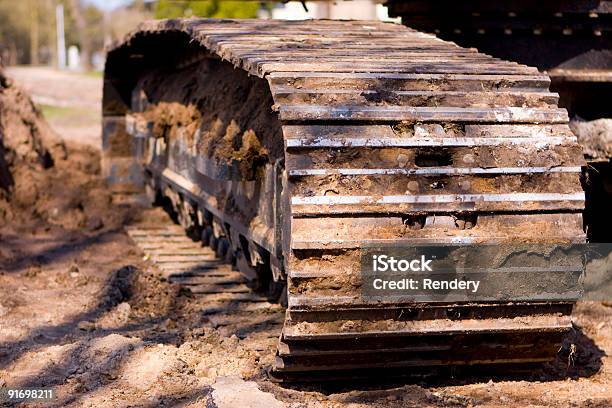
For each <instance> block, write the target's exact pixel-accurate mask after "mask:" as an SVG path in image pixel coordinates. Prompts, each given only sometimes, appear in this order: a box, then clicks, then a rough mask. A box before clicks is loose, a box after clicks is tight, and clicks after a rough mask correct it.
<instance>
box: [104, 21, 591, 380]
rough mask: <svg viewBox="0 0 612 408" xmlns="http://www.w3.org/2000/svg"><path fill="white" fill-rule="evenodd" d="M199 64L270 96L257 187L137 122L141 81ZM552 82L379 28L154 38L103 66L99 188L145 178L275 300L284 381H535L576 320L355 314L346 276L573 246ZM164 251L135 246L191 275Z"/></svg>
mask: <svg viewBox="0 0 612 408" xmlns="http://www.w3.org/2000/svg"><path fill="white" fill-rule="evenodd" d="M162 45H164V46H162ZM197 64H203V65H201V66H203V67H214V69H216V70H224V69H227V68H228V67H230V68H231V70H229V69H228V71H227V72H228V73H229V74H228V75H235V78H236V82H238V81H244V83H248V84H249V85H248V86H249V87H252V88H251V89H256V88H257V87H259V86H263V87H264V88H265V89H266V90H267V92H269V94H270V95H271V98H272V100H273V103H274V106H271V107H270V108H273V109H274V110H275V112H276V113H274V114H272V113H270V115H271V116H270V122H269V125H270V128H274V127H277V126H278V127H281V129H282V139H283V140H280V139H279V140H277V141H276V142H275V143H278V145H279V146H280V144H282V147H283V148H282V149H281V150H282V153H281V154H280V155H278V156H272V155H270V156H269V157H268V158H267V161H266V162H265V163H263V164H261V165H260V166H259V167H258V171H257V172H256V176H254V177H251V176H250V177H247V176H245V175H244V174H243V173H241V171H244V170H240V168H239V166H237V164H236V163H221V164H219V163H217V162H215V161H214V160H211V158H208V157H203V156H202V155H200V154H198V153H197V151H196V150H195V149H196V148H195V147H193V146H191V147H190V142H189V141H190V140H200V141H201V138H202V137H204V136H202V135H203V133H202V131H201V129H197V130H194V129H191V128H190V129H191V130H189V131H188V130H187V128H188V127H187V126H186V125H180V126H179V127H178V131H177V135H178V136H175V137H176V139H175V140H167V139H166V138H160V137H157V136H156V135H154V134H153V132H152V129H153V127H154V125H155V123H156V120H158V118H150V117H148V118H147V116H146V115H144V114H143V112H144V111H145V110H146V109H145V106H146V105H148V104H155V103H158V102H160V101H159V100H147V101H146V103H142V101H141V100H140V99H139V92H140V90H139V89H140V88H139V86H140V85H139V83H140V82H139V80H140V78H142V77H143V76H145V75H147V74H148V73H149V72H152V71H153V70H156V69H161V68H163V69H165V70H166V72H168V74H167V77H171V76H172V75H176V76H177V77H178V76H180V75H182V74H180V73H179V71H178V70H179V69H189V67H190V66H200V65H197ZM206 64H208V65H206ZM234 67H235V68H236V69H234ZM207 69H208V68H207ZM210 69H212V68H210ZM173 72H175V73H174V74H173ZM181 72H182V71H181ZM198 72H199V71H198ZM210 72H211V71H210V70H209V71H206V70H204V69H203V70H202V71H201V74H198V75H201V76H202V78H204V79H206V78H207V75H212V74H211V73H210ZM218 72H220V71H218ZM247 73H248V74H250V75H251V76H252V77H249V78H248V79H247V77H246V75H247ZM549 83H550V81H549V79H548V77H547V76H545V75H542V74H541V73H539V72H537V70H536V69H533V68H530V67H526V66H523V65H519V64H516V63H510V62H506V61H501V60H498V59H495V58H492V57H489V56H486V55H483V54H479V53H477V52H476V51H475V50H473V49H463V48H460V47H458V46H456V45H455V44H452V43H447V42H444V41H441V40H439V39H437V38H435V37H434V36H431V35H427V34H423V33H420V32H417V31H414V30H411V29H408V28H406V27H402V26H398V25H392V24H383V23H379V22H358V21H343V22H338V21H308V22H281V21H259V20H247V21H233V20H201V19H188V20H170V21H159V22H147V23H144V24H143V25H142V26H141V27H140V28H139V29H138V30H136V31H135V32H134V33H132V34H131V35H130V36H129V37H128V38H127V39H126V41H124V42H123V43H121V44H118V45H116V46H115V47H114V48H112V49H111V50H110V52H109V55H108V60H107V67H106V74H105V96H104V109H103V111H104V120H105V128H104V129H105V135H104V140H105V143H106V144H105V150H104V152H105V159H104V163H105V169H106V174H107V175H108V176H109V179H110V181H111V182H113V181H117V182H120V183H123V184H124V185H125V184H129V179H130V175H132V173H131V172H133V171H134V168H139V169H140V172H139V173H138V172H136V173H134V178H133V181H134V184H135V185H137V186H138V185H140V184H142V183H146V184H147V186H148V188H149V189H150V191H154V192H156V195H157V196H165V197H166V198H167V200H168V201H169V203H170V205H171V206H172V207H173V208H174V210H175V211H176V212H177V214H179V220H180V221H181V224H182V225H184V226H188V227H189V228H188V229H189V230H190V231H191V232H193V230H194V229H195V230H198V231H203V234H202V239H203V241H205V242H206V243H210V245H211V246H212V247H213V248H214V249H215V250H217V253H220V252H222V253H223V255H224V256H225V257H226V258H227V259H229V260H231V261H233V262H234V264H235V265H236V267H237V268H238V269H240V271H241V272H242V273H243V274H244V275H245V276H246V277H247V278H248V279H251V280H253V281H260V282H261V281H265V282H268V283H270V284H271V285H272V286H273V285H274V284H282V282H283V281H284V282H286V284H287V292H286V293H287V298H288V301H287V303H288V308H287V312H286V320H285V327H284V329H283V332H282V334H281V339H280V342H279V348H278V355H277V362H276V366H275V372H276V374H277V375H278V376H280V377H283V376H284V375H286V377H285V378H292V379H295V378H298V379H299V378H306V377H300V375H301V374H303V373H310V374H309V375H312V376H313V377H317V378H320V377H319V374H321V375H323V374H324V373H329V372H334V373H335V374H334V375H333V377H334V378H339V377H342V376H343V375H352V374H357V373H362V374H363V373H364V372H367V371H368V370H369V369H372V370H374V369H376V368H381V367H383V366H384V367H389V368H390V369H394V370H395V369H398V370H399V369H400V368H409V369H410V370H414V369H415V367H420V368H424V367H440V366H445V367H446V366H491V365H498V366H503V367H510V366H513V367H514V366H517V365H518V366H522V367H527V366H529V364H531V363H540V362H542V361H547V360H550V359H551V358H553V357H554V355H555V353H556V352H557V350H558V348H559V344H560V342H561V338H562V336H563V334H564V333H565V332H566V331H567V330H569V328H570V327H571V323H570V320H569V318H568V316H569V314H570V313H571V309H572V302H571V301H563V300H556V301H553V300H551V301H548V302H532V303H528V302H527V303H525V302H522V303H521V302H518V303H517V302H514V303H503V302H502V303H494V304H484V303H480V304H479V303H475V304H474V303H472V304H457V303H453V304H451V303H449V304H443V305H439V304H437V305H434V304H428V303H426V302H425V303H418V302H416V303H415V302H412V303H397V302H392V301H389V302H379V303H377V304H372V303H368V302H366V301H364V300H363V299H362V298H361V295H360V290H359V289H360V282H361V280H360V276H359V273H360V272H359V261H358V260H359V253H360V252H359V251H360V249H361V248H365V247H367V246H371V245H376V244H380V243H394V244H406V245H411V244H415V243H423V242H429V243H445V242H448V243H487V242H510V241H512V240H513V239H519V240H521V241H534V242H537V241H542V240H546V241H548V242H551V241H562V242H581V241H584V233H583V231H582V216H581V211H582V209H583V207H584V194H583V192H582V188H581V185H580V170H581V166H582V165H583V164H584V163H583V159H582V156H581V152H580V148H579V146H578V145H577V144H576V139H575V137H574V136H573V135H572V133H571V131H570V129H569V127H568V126H567V120H568V117H567V112H566V111H565V110H563V109H559V108H558V107H557V106H556V103H557V95H556V94H554V93H551V92H549V91H548V86H549ZM197 97H198V98H200V99H202V100H204V101H206V100H208V99H210V98H212V95H197ZM207 98H208V99H207ZM179 102H181V103H182V104H183V105H188V104H189V103H191V101H187V100H184V101H179ZM242 103H243V101H236V104H235V108H233V109H236V110H238V109H239V108H240V107H241V106H242ZM210 109H213V110H214V109H215V108H214V106H212V107H210ZM187 132H190V133H189V134H187ZM205 141H206V140H205ZM193 145H194V146H196V147H197V143H194V144H193ZM113 146H118V147H116V148H114V149H113ZM126 149H127V150H126ZM126 151H127V152H128V153H130V155H129V157H128V155H126ZM115 153H117V154H115ZM143 180H144V181H143ZM228 197H230V198H231V200H230V199H228ZM236 208H238V210H236ZM230 210H231V211H230ZM247 212H248V214H250V215H249V216H248V217H245V216H244V215H243V214H244V213H247ZM410 217H416V218H418V219H422V222H421V223H418V222H417V223H414V225H409V223H408V221H407V220H410V219H411V218H410ZM131 234H132V235H133V236H135V237H136V236H137V234H136V235H134V234H135V232H131ZM164 234H165V235H164ZM174 234H175V232H172V233H171V234H166V233H160V234H158V238H157V239H158V241H148V242H146V243H143V245H144V244H146V245H147V246H148V248H150V249H149V250H156V251H158V252H155V256H156V257H157V258H156V259H157V260H158V262H160V263H161V265H165V264H168V265H171V267H172V268H176V267H179V268H180V266H181V263H186V264H187V265H189V266H190V267H193V266H196V265H195V264H193V263H189V259H190V256H192V255H191V253H190V252H189V253H187V252H185V253H183V255H181V252H176V253H174V252H173V251H168V252H169V253H165V252H164V250H165V248H164V245H165V244H164V242H168V245H176V244H177V242H175V241H173V240H175V239H177V237H176V235H174ZM220 242H223V243H228V244H229V248H222V249H221V250H220V249H219V245H220V244H219V243H220ZM158 244H159V245H160V246H159V247H156V245H158ZM223 245H226V244H223ZM173 248H174V247H173ZM191 249H192V248H191V247H190V246H188V247H186V248H184V250H191ZM197 262H200V259H199V258H198V260H196V263H197ZM232 276H233V275H232ZM217 278H224V277H223V276H220V277H217ZM215 279H216V278H215ZM219 282H220V281H217V280H214V281H211V282H210V284H208V286H206V288H205V290H210V291H216V290H221V289H222V288H221V286H222V285H221V284H220V283H219ZM374 371H375V370H374ZM374 371H372V372H374ZM296 373H297V374H296ZM323 377H325V375H323ZM328 378H331V376H328Z"/></svg>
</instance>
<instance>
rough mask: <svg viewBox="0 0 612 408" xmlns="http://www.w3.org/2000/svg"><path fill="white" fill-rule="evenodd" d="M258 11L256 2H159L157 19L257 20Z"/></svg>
mask: <svg viewBox="0 0 612 408" xmlns="http://www.w3.org/2000/svg"><path fill="white" fill-rule="evenodd" d="M258 10H259V3H258V2H256V1H225V0H185V1H177V0H159V1H158V2H157V6H156V8H155V17H156V18H179V17H214V18H255V17H257V11H258Z"/></svg>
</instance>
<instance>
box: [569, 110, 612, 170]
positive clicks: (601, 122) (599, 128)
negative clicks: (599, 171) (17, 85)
mask: <svg viewBox="0 0 612 408" xmlns="http://www.w3.org/2000/svg"><path fill="white" fill-rule="evenodd" d="M570 127H571V128H572V131H573V132H574V133H575V134H576V136H577V137H578V143H580V145H581V146H582V148H583V150H584V155H585V157H586V159H587V160H595V161H600V160H602V161H605V160H610V159H611V158H612V119H597V120H592V121H583V120H581V119H579V118H576V119H574V120H572V121H571V122H570Z"/></svg>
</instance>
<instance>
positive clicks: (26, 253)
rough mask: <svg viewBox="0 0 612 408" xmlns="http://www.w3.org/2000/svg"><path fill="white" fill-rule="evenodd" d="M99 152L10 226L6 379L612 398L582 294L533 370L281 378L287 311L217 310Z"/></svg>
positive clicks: (605, 315) (259, 403)
mask: <svg viewBox="0 0 612 408" xmlns="http://www.w3.org/2000/svg"><path fill="white" fill-rule="evenodd" d="M43 139H44V138H43ZM51 150H52V149H51ZM98 160H99V157H98V153H97V152H95V151H92V150H90V149H86V148H83V147H82V146H79V145H73V144H70V143H68V144H67V145H66V155H65V158H63V159H62V158H61V157H56V160H55V162H54V165H53V166H51V167H48V168H45V169H41V170H40V173H41V180H42V182H43V185H44V182H45V180H46V181H47V183H48V185H49V186H51V187H52V188H50V189H48V190H46V191H42V192H41V194H40V197H42V199H37V200H35V203H36V205H33V206H31V207H28V206H19V207H16V208H13V213H12V216H11V218H10V219H7V220H6V221H5V222H3V223H2V224H1V225H0V386H32V387H34V386H53V387H55V388H56V390H57V393H58V399H57V400H55V401H53V402H50V403H49V404H47V405H48V406H57V407H60V406H61V407H63V406H74V407H77V406H90V407H100V406H102V407H105V406H118V407H123V406H139V407H148V406H150V407H153V406H194V407H195V406H207V407H243V406H250V407H262V408H263V407H282V406H287V407H294V408H297V407H342V408H345V407H366V406H373V407H410V406H415V407H416V406H419V407H420V406H431V407H448V406H451V407H469V406H483V407H497V406H538V407H539V406H541V407H545V406H553V407H568V406H577V407H608V406H612V381H611V379H612V360H611V358H610V357H609V355H610V354H611V353H612V307H610V305H608V306H606V305H604V304H602V303H586V302H582V303H580V304H579V305H578V306H577V308H576V312H575V315H574V316H575V317H574V320H575V330H574V332H573V333H572V334H571V335H570V336H569V337H568V338H567V341H566V344H565V345H564V347H563V348H562V349H561V350H560V354H559V358H558V360H557V361H556V362H555V363H554V364H551V365H550V366H549V367H547V369H546V370H545V372H543V373H534V374H533V375H528V376H525V377H523V378H504V377H503V373H502V374H500V373H491V376H490V377H487V378H467V379H465V378H464V379H450V380H445V381H444V382H440V381H436V382H433V381H432V382H427V383H401V382H400V383H398V382H394V381H391V380H388V379H384V378H382V379H380V378H379V379H377V380H376V382H374V381H371V382H366V383H363V382H362V383H358V382H349V383H342V384H335V385H333V386H332V385H322V384H301V385H291V386H287V385H280V384H276V383H274V382H272V381H270V380H269V379H268V376H267V370H268V368H269V366H270V364H271V362H272V359H273V350H274V339H273V338H270V336H269V334H273V333H272V332H274V331H276V330H278V328H277V322H278V320H279V317H280V316H282V311H281V310H279V309H278V308H277V307H273V306H271V307H270V308H265V309H260V310H258V311H256V312H254V313H255V314H254V315H250V316H249V318H248V319H247V320H246V321H239V322H235V324H232V325H229V326H228V325H225V324H220V323H219V321H217V320H216V319H212V318H211V317H210V310H209V307H210V305H209V302H208V301H207V299H206V296H194V295H193V294H190V293H189V292H187V291H184V290H181V289H180V288H178V287H177V286H176V285H174V284H170V283H169V282H168V281H167V280H166V279H165V278H163V276H162V275H161V274H160V271H159V270H157V268H156V267H155V266H154V265H153V264H152V263H150V261H148V260H147V259H146V258H145V257H143V253H142V252H141V251H140V249H139V248H137V247H136V246H135V245H134V244H133V243H132V242H131V241H130V239H129V238H128V236H127V235H126V233H125V232H124V230H123V226H124V225H139V224H141V223H151V222H153V223H155V222H156V220H159V219H164V217H165V215H164V214H163V213H162V212H161V210H159V209H149V210H141V209H136V208H131V207H125V206H114V205H112V204H111V203H110V196H109V195H108V193H106V191H105V190H104V185H103V183H102V182H101V181H100V180H99V177H98V174H99V166H98V165H97V164H96V163H97V161H98ZM13 170H15V169H14V168H13ZM62 180H63V181H64V183H63V184H60V181H62ZM37 185H41V184H37ZM39 207H40V208H41V210H36V211H34V210H33V208H39ZM43 210H44V211H43ZM251 316H257V319H258V320H257V321H258V322H260V324H256V325H254V324H251V323H252V322H250V321H249V319H250V318H251Z"/></svg>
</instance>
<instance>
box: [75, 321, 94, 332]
mask: <svg viewBox="0 0 612 408" xmlns="http://www.w3.org/2000/svg"><path fill="white" fill-rule="evenodd" d="M77 327H78V328H79V330H83V331H94V330H96V324H95V323H94V322H90V321H87V320H82V321H80V322H79V324H78V325H77Z"/></svg>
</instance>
